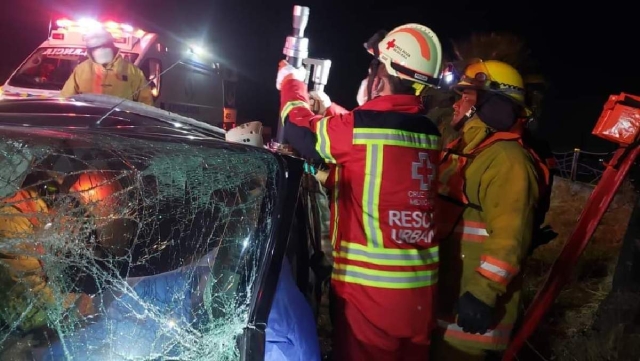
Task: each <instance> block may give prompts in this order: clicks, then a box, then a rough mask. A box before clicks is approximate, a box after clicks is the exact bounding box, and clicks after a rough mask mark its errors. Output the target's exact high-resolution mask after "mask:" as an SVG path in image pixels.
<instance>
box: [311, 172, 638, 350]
mask: <svg viewBox="0 0 640 361" xmlns="http://www.w3.org/2000/svg"><path fill="white" fill-rule="evenodd" d="M592 189H593V186H591V185H588V184H582V183H571V182H570V181H568V180H565V179H563V178H556V180H555V184H554V189H553V195H552V203H551V209H550V211H549V213H548V214H547V222H546V223H547V224H550V225H551V226H552V227H553V228H554V230H555V231H556V232H558V233H559V236H558V237H557V238H556V239H555V240H554V241H552V242H551V243H550V244H548V245H545V246H542V247H540V248H539V249H538V250H536V252H535V253H534V254H533V256H532V257H531V258H530V259H529V261H528V263H527V266H526V269H525V272H526V273H525V286H524V289H525V292H524V301H525V306H526V305H528V303H530V302H531V300H532V299H533V297H534V296H535V294H536V292H537V290H538V288H539V287H540V286H541V285H542V284H543V283H544V281H545V279H546V275H547V272H548V270H549V269H550V268H551V265H552V264H553V262H554V261H555V259H556V258H557V256H558V254H559V253H560V251H561V249H562V247H563V246H564V242H565V241H566V240H567V238H568V237H569V235H570V233H571V232H572V230H573V228H574V227H575V225H576V222H577V219H578V217H579V216H580V212H581V211H582V208H583V206H584V204H585V202H586V200H587V198H588V197H589V195H590V193H591V190H592ZM635 197H636V194H635V193H634V191H633V188H632V186H631V185H630V184H628V183H625V184H623V186H622V188H621V189H620V190H619V191H618V194H617V195H616V197H615V198H614V200H613V202H612V204H611V206H610V208H609V211H608V212H607V213H606V214H605V216H604V218H603V220H602V222H601V223H600V225H599V226H598V228H597V230H596V233H595V235H594V237H593V239H592V240H591V242H590V243H589V246H588V247H587V249H586V250H585V252H584V254H583V255H582V257H581V259H580V261H579V263H578V265H577V266H576V268H575V272H574V274H573V277H572V280H571V281H570V283H569V284H568V285H567V286H565V287H564V289H563V290H562V292H561V293H560V295H559V297H558V299H557V300H556V303H555V304H554V305H553V307H552V308H551V310H550V312H549V313H548V315H547V317H546V318H545V319H544V320H543V322H542V323H541V324H540V325H539V327H538V329H537V331H536V333H535V334H534V335H533V336H532V337H531V338H530V339H529V341H528V343H527V345H525V347H524V349H523V351H522V355H521V356H520V357H519V360H520V361H524V360H537V361H538V360H539V361H544V360H571V361H574V360H578V361H581V360H586V359H585V358H582V357H578V358H576V357H575V350H576V349H580V348H584V349H586V348H588V345H587V344H586V343H590V341H589V339H587V338H584V340H582V339H581V335H583V334H585V332H586V330H588V329H589V328H590V327H591V325H592V323H593V321H594V318H595V314H596V310H597V309H598V306H599V305H600V303H601V302H602V300H603V299H604V298H605V297H606V296H607V293H608V291H609V289H610V285H611V279H612V276H613V270H614V268H615V264H616V261H617V255H618V253H619V249H620V246H621V244H622V239H623V237H624V232H625V229H626V226H627V222H628V220H629V216H630V215H631V211H632V209H633V205H634V202H635ZM318 322H319V325H318V326H319V336H320V341H321V346H322V349H323V351H324V352H326V351H329V350H330V348H331V345H330V335H331V322H330V320H329V314H328V298H327V297H326V295H325V297H323V302H322V307H321V311H320V318H319V321H318ZM581 342H582V343H583V344H581Z"/></svg>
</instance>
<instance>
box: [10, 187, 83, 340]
mask: <svg viewBox="0 0 640 361" xmlns="http://www.w3.org/2000/svg"><path fill="white" fill-rule="evenodd" d="M2 203H3V205H2V208H0V239H2V241H3V243H4V242H10V247H11V248H12V249H13V250H14V252H6V251H3V252H2V253H0V290H1V291H0V299H1V301H0V304H2V307H0V321H1V322H3V323H5V324H6V325H8V326H10V327H15V329H17V330H19V331H21V332H29V331H31V330H33V329H37V328H39V327H42V326H46V325H47V322H48V317H47V305H51V304H53V303H55V302H57V301H56V297H55V295H54V293H53V291H52V289H51V288H50V287H49V286H48V285H47V278H46V275H45V273H44V269H43V263H42V262H43V261H42V260H41V258H40V255H42V254H44V249H43V246H42V245H41V244H38V243H34V242H33V239H34V234H35V233H36V232H38V231H39V230H41V229H42V227H43V224H42V221H43V220H44V217H43V216H44V215H45V214H46V213H48V212H49V207H48V206H47V203H46V202H45V201H44V200H43V199H42V198H41V197H40V196H39V194H38V193H37V191H36V190H35V189H34V188H33V187H29V188H25V189H21V190H19V191H18V192H16V193H15V194H14V195H13V196H11V197H9V198H5V199H3V200H2ZM5 246H6V243H5ZM6 249H9V247H7V248H6ZM61 305H62V307H63V309H69V308H70V307H72V306H74V305H75V311H77V312H78V313H79V314H84V315H88V314H92V313H93V312H94V309H93V304H92V302H91V298H90V297H89V296H87V295H85V294H69V295H68V296H67V297H65V298H64V299H63V300H62V301H61Z"/></svg>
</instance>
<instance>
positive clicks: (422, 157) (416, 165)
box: [411, 152, 435, 191]
mask: <svg viewBox="0 0 640 361" xmlns="http://www.w3.org/2000/svg"><path fill="white" fill-rule="evenodd" d="M420 168H423V169H424V170H422V171H420V170H419V169H420ZM434 176H435V171H434V166H433V164H432V163H431V161H430V160H429V154H427V153H422V152H420V153H418V161H417V162H412V163H411V178H413V179H416V180H419V181H420V190H421V191H428V190H430V189H431V186H432V184H433V181H434V179H433V178H434Z"/></svg>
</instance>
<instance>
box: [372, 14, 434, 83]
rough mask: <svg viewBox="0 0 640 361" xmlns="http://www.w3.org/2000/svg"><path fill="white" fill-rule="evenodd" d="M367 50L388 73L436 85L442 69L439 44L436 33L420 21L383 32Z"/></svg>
mask: <svg viewBox="0 0 640 361" xmlns="http://www.w3.org/2000/svg"><path fill="white" fill-rule="evenodd" d="M377 50H378V51H377V52H378V54H375V51H374V49H369V50H368V51H369V53H371V54H372V55H374V56H377V58H378V59H379V60H380V62H381V63H383V64H384V65H385V67H386V68H387V72H388V73H389V75H393V76H397V77H399V78H402V79H408V80H411V81H414V82H416V83H420V84H424V85H429V86H433V87H437V86H438V84H439V82H440V76H441V71H442V46H441V45H440V40H439V39H438V36H437V35H436V34H435V33H434V32H433V31H432V30H431V29H429V28H428V27H426V26H424V25H420V24H405V25H402V26H399V27H397V28H395V29H393V30H391V32H389V33H388V34H387V36H385V37H384V39H382V41H380V43H379V44H378V49H377Z"/></svg>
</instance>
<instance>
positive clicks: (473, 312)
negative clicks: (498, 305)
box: [456, 292, 493, 335]
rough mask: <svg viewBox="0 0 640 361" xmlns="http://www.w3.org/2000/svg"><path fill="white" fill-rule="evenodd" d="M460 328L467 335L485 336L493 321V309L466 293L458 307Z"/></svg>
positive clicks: (459, 301) (461, 297)
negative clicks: (477, 334)
mask: <svg viewBox="0 0 640 361" xmlns="http://www.w3.org/2000/svg"><path fill="white" fill-rule="evenodd" d="M456 312H457V313H458V326H459V327H461V328H462V330H463V331H464V332H467V333H479V334H481V335H484V334H485V333H486V332H487V330H488V329H489V326H491V322H492V321H493V307H490V306H488V305H487V304H485V303H484V302H482V301H480V300H479V299H477V298H476V297H475V296H474V295H472V294H471V293H469V292H465V293H464V294H463V295H462V296H460V299H459V300H458V304H457V305H456Z"/></svg>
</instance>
